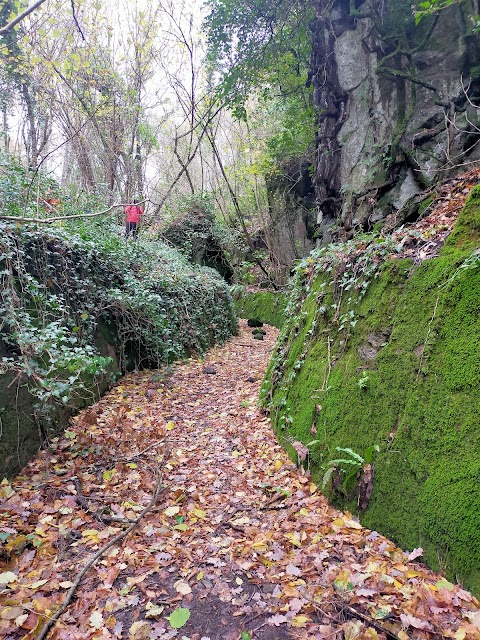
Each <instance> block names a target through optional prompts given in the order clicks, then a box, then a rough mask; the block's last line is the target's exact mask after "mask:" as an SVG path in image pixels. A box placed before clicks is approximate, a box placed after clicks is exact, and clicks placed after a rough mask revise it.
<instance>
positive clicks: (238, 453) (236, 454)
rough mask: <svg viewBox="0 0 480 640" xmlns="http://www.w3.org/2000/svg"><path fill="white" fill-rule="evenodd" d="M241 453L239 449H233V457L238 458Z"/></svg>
mask: <svg viewBox="0 0 480 640" xmlns="http://www.w3.org/2000/svg"><path fill="white" fill-rule="evenodd" d="M239 455H240V452H239V451H232V458H238V457H239Z"/></svg>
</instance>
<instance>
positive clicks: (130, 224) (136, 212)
mask: <svg viewBox="0 0 480 640" xmlns="http://www.w3.org/2000/svg"><path fill="white" fill-rule="evenodd" d="M137 203H138V200H136V199H135V198H134V199H133V202H132V204H129V205H128V206H126V207H125V215H126V219H127V227H126V230H125V237H126V238H128V236H129V235H130V234H132V236H133V238H136V237H137V234H138V227H139V224H140V220H141V217H142V216H143V209H142V207H141V206H140V205H139V204H137Z"/></svg>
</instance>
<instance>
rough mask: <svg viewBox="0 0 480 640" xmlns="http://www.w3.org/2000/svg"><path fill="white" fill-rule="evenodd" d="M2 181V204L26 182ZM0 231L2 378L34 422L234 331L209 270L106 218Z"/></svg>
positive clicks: (229, 306)
mask: <svg viewBox="0 0 480 640" xmlns="http://www.w3.org/2000/svg"><path fill="white" fill-rule="evenodd" d="M2 179H3V181H4V183H7V184H5V189H4V194H6V196H7V197H8V196H9V195H10V192H12V193H13V192H14V191H15V189H18V188H24V186H23V185H24V181H25V179H26V178H25V176H23V177H22V172H21V169H20V168H19V167H10V169H9V172H7V173H6V174H5V175H4V176H3V178H2ZM8 179H10V182H8ZM50 186H52V185H51V184H50ZM72 206H73V205H72ZM9 213H14V214H15V213H17V214H19V213H20V214H21V213H22V212H21V211H19V210H17V209H15V206H14V205H12V206H11V207H10V209H9ZM0 227H1V240H0V262H1V278H2V282H1V292H0V316H1V324H0V339H1V346H2V354H1V356H2V359H1V363H0V364H1V373H2V374H4V376H6V377H4V378H3V379H4V380H7V379H8V383H10V381H11V380H12V379H18V380H21V382H22V385H27V387H28V389H29V393H30V394H31V396H32V403H33V405H34V406H33V409H34V413H35V415H36V416H37V418H38V419H39V420H40V418H43V417H45V416H46V417H48V416H49V415H51V412H52V411H54V410H55V407H57V406H64V407H70V408H73V407H74V406H76V404H77V403H78V401H79V399H81V398H82V397H87V396H88V397H90V395H91V390H92V388H95V386H96V385H97V383H98V381H99V380H100V379H101V378H104V377H105V375H106V374H109V375H110V374H115V373H116V372H117V373H118V370H119V371H120V372H124V371H126V370H129V369H132V368H141V367H159V366H161V365H162V364H165V363H168V362H171V361H172V360H175V359H178V358H182V357H185V356H188V355H191V354H195V353H198V354H200V353H202V352H203V351H205V350H206V349H207V348H208V347H209V346H211V345H212V344H214V343H215V342H222V341H224V340H225V339H226V338H228V337H229V336H230V335H232V333H235V332H236V318H235V313H234V310H233V303H232V300H231V297H230V294H229V291H228V287H227V284H226V283H225V281H224V280H223V279H222V278H221V277H220V276H219V275H218V273H217V272H216V271H213V270H212V269H209V268H206V267H200V266H194V265H192V264H191V263H190V262H188V260H187V259H186V258H185V257H184V256H183V255H182V254H181V253H179V252H178V251H177V250H176V249H174V248H172V247H171V246H168V245H166V244H165V243H164V242H161V241H159V240H156V239H155V238H153V237H149V236H148V235H147V234H146V233H145V232H143V234H142V235H141V236H140V239H138V240H133V239H125V238H124V231H123V227H119V226H118V225H117V222H116V220H115V219H114V218H113V217H112V215H108V214H106V215H102V216H98V217H95V218H91V219H72V220H68V219H66V220H64V221H62V222H61V223H58V224H57V225H56V226H54V227H49V228H46V227H43V228H41V229H35V228H33V229H32V227H31V226H22V225H20V224H14V223H13V224H12V223H6V222H2V223H1V225H0ZM99 331H100V332H103V333H104V334H105V333H106V335H105V336H103V338H104V339H103V342H104V343H105V342H106V343H107V344H109V345H110V350H111V353H103V354H102V353H100V351H99V348H98V341H99V339H100V338H101V336H99V335H98V334H99ZM112 357H113V358H114V360H115V362H114V363H112ZM112 364H114V366H113V369H112ZM115 369H117V371H115ZM4 426H5V424H4Z"/></svg>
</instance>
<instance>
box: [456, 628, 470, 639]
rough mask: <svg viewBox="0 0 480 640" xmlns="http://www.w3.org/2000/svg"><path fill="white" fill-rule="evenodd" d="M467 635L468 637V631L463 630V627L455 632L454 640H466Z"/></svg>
mask: <svg viewBox="0 0 480 640" xmlns="http://www.w3.org/2000/svg"><path fill="white" fill-rule="evenodd" d="M466 635H467V631H466V629H462V627H460V628H459V629H457V630H456V631H455V635H454V636H453V638H454V640H465V638H466Z"/></svg>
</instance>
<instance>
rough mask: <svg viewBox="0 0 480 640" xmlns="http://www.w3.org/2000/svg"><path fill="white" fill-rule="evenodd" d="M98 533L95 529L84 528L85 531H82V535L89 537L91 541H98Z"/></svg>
mask: <svg viewBox="0 0 480 640" xmlns="http://www.w3.org/2000/svg"><path fill="white" fill-rule="evenodd" d="M98 534H99V532H98V531H97V530H96V529H85V531H82V537H83V538H89V539H90V540H92V541H93V542H100V538H99V537H98Z"/></svg>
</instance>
